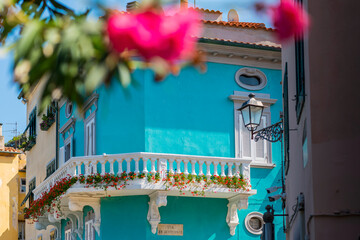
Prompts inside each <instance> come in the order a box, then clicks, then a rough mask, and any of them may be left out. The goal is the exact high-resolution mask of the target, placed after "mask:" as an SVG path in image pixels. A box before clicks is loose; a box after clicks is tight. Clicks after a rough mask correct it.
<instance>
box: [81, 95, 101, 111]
mask: <svg viewBox="0 0 360 240" xmlns="http://www.w3.org/2000/svg"><path fill="white" fill-rule="evenodd" d="M98 99H99V94H98V93H93V94H91V96H90V97H88V99H87V100H86V102H85V103H84V107H83V112H84V114H85V113H86V111H87V110H88V109H89V108H90V107H91V106H92V105H93V104H95V110H94V112H95V111H96V110H97V107H98Z"/></svg>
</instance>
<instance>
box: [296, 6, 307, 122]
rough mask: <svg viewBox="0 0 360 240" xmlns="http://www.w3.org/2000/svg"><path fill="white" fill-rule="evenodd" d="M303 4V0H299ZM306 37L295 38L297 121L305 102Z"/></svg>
mask: <svg viewBox="0 0 360 240" xmlns="http://www.w3.org/2000/svg"><path fill="white" fill-rule="evenodd" d="M297 2H299V4H300V5H302V3H303V1H302V0H297ZM304 61H305V59H304V39H303V36H297V39H296V40H295V66H296V105H295V106H296V107H295V110H296V117H297V122H298V123H299V121H300V116H301V112H302V109H303V107H304V102H305V67H304Z"/></svg>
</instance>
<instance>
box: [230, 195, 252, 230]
mask: <svg viewBox="0 0 360 240" xmlns="http://www.w3.org/2000/svg"><path fill="white" fill-rule="evenodd" d="M228 200H229V203H228V205H227V207H228V212H227V215H226V223H227V224H228V225H229V228H230V234H231V235H232V236H234V235H235V230H236V227H237V225H239V216H238V212H237V210H241V209H247V208H248V198H247V197H244V196H235V197H232V198H229V199H228Z"/></svg>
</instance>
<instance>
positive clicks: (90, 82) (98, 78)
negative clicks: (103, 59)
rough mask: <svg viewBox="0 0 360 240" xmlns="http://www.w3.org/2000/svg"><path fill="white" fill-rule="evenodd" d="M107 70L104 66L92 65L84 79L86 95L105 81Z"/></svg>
mask: <svg viewBox="0 0 360 240" xmlns="http://www.w3.org/2000/svg"><path fill="white" fill-rule="evenodd" d="M106 74H107V68H106V67H105V66H104V65H102V64H101V65H100V64H99V65H94V66H93V67H92V68H91V69H90V71H89V72H88V74H87V77H86V79H85V91H86V93H87V94H89V93H91V92H93V91H94V90H95V89H96V88H97V87H98V86H99V85H100V84H101V83H102V82H103V80H104V79H105V76H106Z"/></svg>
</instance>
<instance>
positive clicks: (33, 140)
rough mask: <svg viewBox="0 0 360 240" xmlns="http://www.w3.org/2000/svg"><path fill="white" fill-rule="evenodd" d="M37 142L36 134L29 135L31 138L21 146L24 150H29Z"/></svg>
mask: <svg viewBox="0 0 360 240" xmlns="http://www.w3.org/2000/svg"><path fill="white" fill-rule="evenodd" d="M35 143H36V138H35V136H29V138H27V139H26V141H25V142H23V143H22V144H21V146H20V148H22V149H23V151H29V150H30V149H31V148H32V147H33V146H34V145H35Z"/></svg>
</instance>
